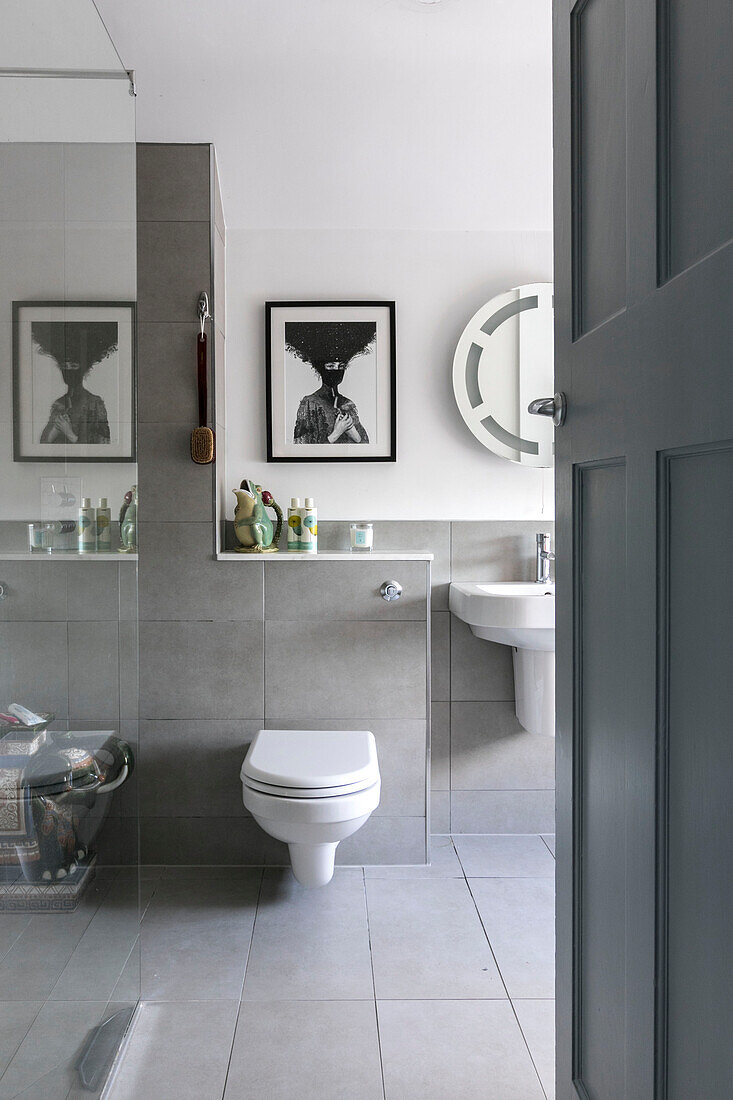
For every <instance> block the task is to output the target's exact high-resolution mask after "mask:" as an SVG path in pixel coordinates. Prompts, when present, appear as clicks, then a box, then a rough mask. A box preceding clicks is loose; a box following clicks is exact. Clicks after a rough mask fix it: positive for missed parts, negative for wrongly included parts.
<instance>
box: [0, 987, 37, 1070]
mask: <svg viewBox="0 0 733 1100" xmlns="http://www.w3.org/2000/svg"><path fill="white" fill-rule="evenodd" d="M42 1008H43V1001H0V1077H2V1075H3V1074H4V1073H5V1070H6V1069H7V1068H8V1064H9V1062H10V1060H11V1058H12V1057H13V1055H14V1054H15V1052H16V1050H17V1049H18V1047H19V1046H20V1044H21V1043H22V1042H23V1040H24V1039H25V1037H26V1035H27V1034H28V1032H29V1030H30V1028H31V1026H32V1024H33V1021H34V1020H35V1018H36V1016H37V1015H38V1013H39V1012H40V1011H41V1009H42Z"/></svg>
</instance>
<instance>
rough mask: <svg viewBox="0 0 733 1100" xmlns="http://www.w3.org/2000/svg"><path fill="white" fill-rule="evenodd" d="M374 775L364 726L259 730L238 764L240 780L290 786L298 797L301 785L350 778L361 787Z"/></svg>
mask: <svg viewBox="0 0 733 1100" xmlns="http://www.w3.org/2000/svg"><path fill="white" fill-rule="evenodd" d="M378 777H379V764H378V762H377V746H376V742H375V740H374V734H373V733H371V732H370V731H369V730H260V731H259V732H258V733H256V734H255V736H254V738H253V740H252V744H251V745H250V747H249V750H248V752H247V755H246V757H245V759H244V764H243V765H242V780H243V781H249V780H253V781H254V782H256V783H264V784H266V786H267V787H268V788H269V787H277V788H280V789H281V791H286V790H289V789H292V790H296V791H298V792H299V795H298V796H299V797H307V796H305V795H303V794H300V792H301V791H317V790H322V791H329V790H331V788H333V787H351V786H352V784H354V785H355V786H353V790H362V789H363V788H364V787H365V786H369V785H370V784H372V783H374V781H375V780H376V779H378ZM356 784H358V785H356ZM274 793H278V794H279V793H280V791H277V792H274ZM341 793H343V794H346V793H347V792H346V791H345V790H344V791H342V792H341ZM313 797H316V798H317V797H324V796H323V795H314V796H313Z"/></svg>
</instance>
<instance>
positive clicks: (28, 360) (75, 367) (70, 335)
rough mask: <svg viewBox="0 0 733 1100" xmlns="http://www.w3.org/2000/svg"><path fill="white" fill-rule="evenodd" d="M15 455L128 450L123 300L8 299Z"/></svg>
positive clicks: (128, 354) (121, 456)
mask: <svg viewBox="0 0 733 1100" xmlns="http://www.w3.org/2000/svg"><path fill="white" fill-rule="evenodd" d="M14 314H15V325H14V400H15V417H14V428H15V431H14V435H15V440H14V446H15V457H16V460H21V461H22V460H31V459H43V460H51V461H53V460H55V459H57V460H58V459H60V460H62V461H70V460H71V461H94V460H98V459H108V460H114V461H125V460H128V461H129V460H132V459H133V457H134V415H133V414H134V398H135V394H134V384H135V372H134V327H133V316H134V307H133V305H132V304H131V303H101V302H100V303H75V302H69V303H59V304H57V303H43V302H16V303H15V308H14Z"/></svg>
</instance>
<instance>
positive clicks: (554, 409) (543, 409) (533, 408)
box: [527, 393, 568, 428]
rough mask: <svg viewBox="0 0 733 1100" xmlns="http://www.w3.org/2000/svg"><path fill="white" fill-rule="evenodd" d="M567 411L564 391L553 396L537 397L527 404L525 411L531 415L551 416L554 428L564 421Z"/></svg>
mask: <svg viewBox="0 0 733 1100" xmlns="http://www.w3.org/2000/svg"><path fill="white" fill-rule="evenodd" d="M567 411H568V402H567V398H566V397H565V394H564V393H556V394H555V396H554V397H538V398H537V400H536V401H530V403H529V405H528V406H527V412H530V413H532V415H533V416H551V417H552V423H553V424H554V425H555V427H556V428H559V427H560V426H561V425H562V424H564V423H565V414H566V413H567Z"/></svg>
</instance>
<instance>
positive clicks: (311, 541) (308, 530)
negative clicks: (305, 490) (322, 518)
mask: <svg viewBox="0 0 733 1100" xmlns="http://www.w3.org/2000/svg"><path fill="white" fill-rule="evenodd" d="M300 514H301V515H302V517H303V532H302V534H301V536H300V549H301V550H305V551H306V553H308V554H315V553H317V551H318V513H317V511H316V506H315V502H314V500H313V497H306V498H305V507H304V508H301V509H300Z"/></svg>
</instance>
